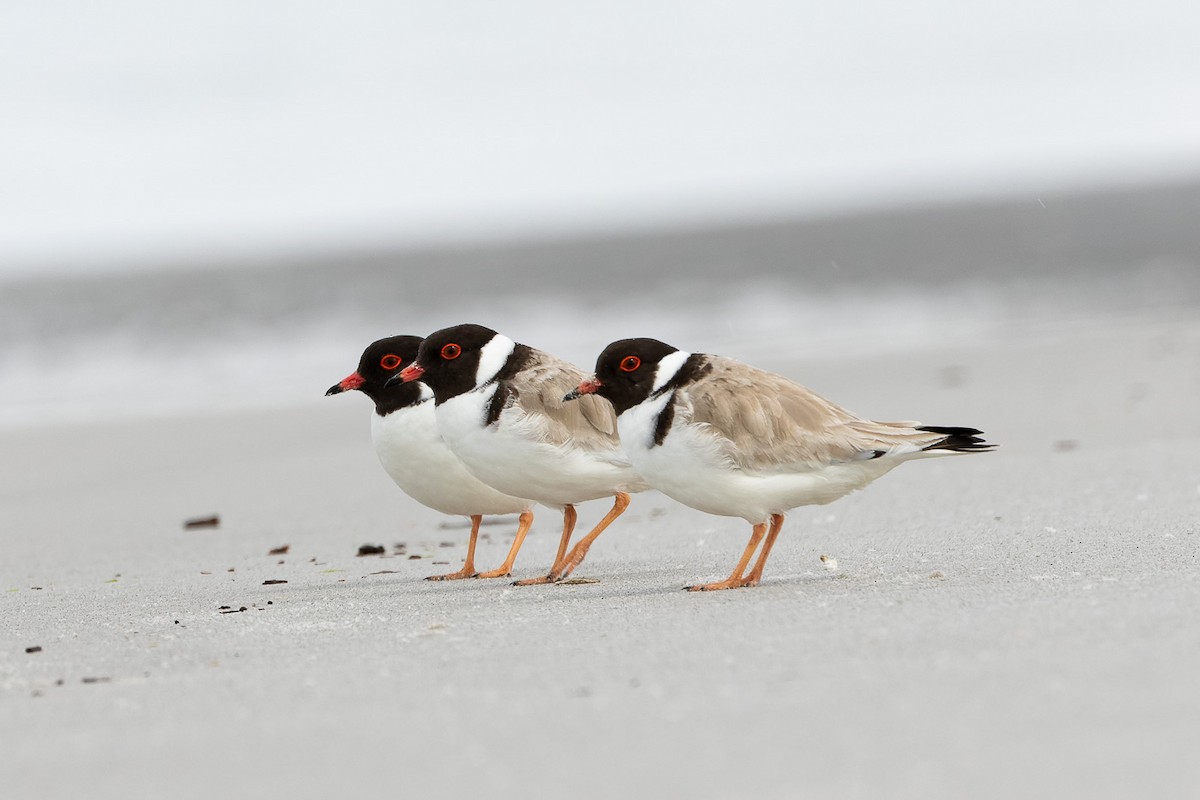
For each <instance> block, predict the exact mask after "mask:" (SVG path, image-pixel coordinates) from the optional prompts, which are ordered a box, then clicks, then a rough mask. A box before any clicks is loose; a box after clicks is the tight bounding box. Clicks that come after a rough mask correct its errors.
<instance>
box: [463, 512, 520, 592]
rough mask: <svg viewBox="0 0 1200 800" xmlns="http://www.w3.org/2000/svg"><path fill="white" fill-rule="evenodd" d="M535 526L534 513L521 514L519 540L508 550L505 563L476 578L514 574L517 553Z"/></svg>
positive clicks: (502, 576) (504, 576)
mask: <svg viewBox="0 0 1200 800" xmlns="http://www.w3.org/2000/svg"><path fill="white" fill-rule="evenodd" d="M532 525H533V512H532V511H524V512H522V513H521V517H520V522H519V523H518V525H517V538H516V539H513V543H512V547H510V548H508V556H507V557H506V558H505V559H504V563H503V564H501V565H500V567H499V568H498V569H493V570H490V571H488V572H481V573H479V574H478V575H476V576H475V577H476V578H507V577H508V576H509V575H510V574H512V566H513V562H514V561H516V560H517V553H518V552H520V550H521V545H522V544H523V543H524V542H525V534H527V533H529V528H530V526H532Z"/></svg>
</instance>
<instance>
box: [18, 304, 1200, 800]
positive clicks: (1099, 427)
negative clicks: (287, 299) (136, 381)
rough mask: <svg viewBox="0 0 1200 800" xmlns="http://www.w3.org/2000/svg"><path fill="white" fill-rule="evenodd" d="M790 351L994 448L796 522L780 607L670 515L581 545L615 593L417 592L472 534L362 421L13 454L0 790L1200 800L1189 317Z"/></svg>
mask: <svg viewBox="0 0 1200 800" xmlns="http://www.w3.org/2000/svg"><path fill="white" fill-rule="evenodd" d="M780 342H781V344H783V345H787V346H780V347H775V348H768V349H767V351H764V354H763V355H762V357H761V358H759V359H758V361H757V363H758V364H760V365H761V366H764V367H767V368H770V369H773V370H776V371H778V372H781V373H783V374H786V375H788V376H790V377H793V378H795V379H797V380H800V381H802V382H804V383H805V384H806V385H809V386H811V387H813V388H814V389H816V390H817V391H819V392H820V393H822V394H824V395H826V396H828V397H831V398H833V399H836V400H837V401H839V402H840V403H842V404H843V405H845V406H847V407H849V408H851V409H854V410H856V411H858V412H860V413H862V414H866V415H870V416H874V417H877V418H884V419H889V418H919V419H921V420H923V421H925V422H928V423H933V424H954V425H975V426H978V427H981V428H983V429H984V430H986V432H987V434H988V437H989V439H991V440H992V441H995V442H997V443H999V444H1000V445H1001V449H1000V450H999V451H998V452H995V453H992V454H987V455H978V456H970V457H954V458H946V459H939V460H937V461H931V462H924V463H917V464H909V465H905V466H904V467H902V468H900V469H898V470H897V471H896V472H894V473H892V474H891V475H888V476H887V477H885V478H884V479H882V480H880V481H879V482H878V483H877V484H875V485H874V486H872V487H870V488H869V489H868V490H867V491H865V492H862V493H859V494H857V495H854V496H851V497H849V498H846V499H844V500H842V501H840V502H838V503H836V504H833V505H831V506H827V507H821V508H808V509H800V510H798V511H796V512H795V513H793V514H792V515H791V516H790V517H789V520H788V524H787V527H786V528H785V530H784V535H783V537H782V538H781V540H780V543H779V545H778V546H777V547H776V549H775V552H774V554H773V556H772V559H771V562H770V564H769V565H768V569H767V573H766V579H765V581H764V583H763V585H762V586H760V587H758V588H755V589H750V590H744V591H732V592H720V593H713V594H709V595H697V594H689V593H686V592H683V591H681V590H680V589H681V587H682V586H684V585H685V584H687V583H691V582H694V581H696V580H698V579H714V578H718V577H722V576H724V575H725V574H726V573H727V571H728V569H729V567H730V566H731V564H732V562H733V561H734V560H735V559H736V556H737V554H738V553H739V552H740V550H741V548H742V546H743V544H744V541H745V537H746V534H747V531H746V526H745V525H744V523H742V522H740V521H737V520H729V519H718V518H713V517H707V516H704V515H702V514H698V513H696V512H693V511H690V510H688V509H686V508H683V507H681V506H679V505H677V504H675V503H673V502H672V501H670V500H668V499H666V498H664V497H662V496H661V495H657V494H655V493H647V494H644V495H641V496H638V497H636V498H635V501H634V504H633V505H632V507H631V509H630V512H629V513H628V514H627V516H626V518H625V519H623V520H621V521H620V523H619V524H617V525H615V526H614V527H613V528H612V529H611V530H610V531H609V532H608V533H606V534H605V535H604V536H603V537H602V538H601V539H600V540H599V541H598V542H597V545H596V546H595V547H594V548H593V550H592V555H591V557H590V558H589V560H588V562H587V563H586V564H585V565H584V567H583V568H582V569H581V574H582V575H584V576H587V577H590V578H595V579H598V582H597V583H592V584H580V585H570V586H547V587H530V588H520V589H518V588H514V587H512V586H510V585H508V583H507V582H506V581H490V582H482V581H467V582H458V583H454V584H450V585H446V584H434V583H428V582H425V581H423V580H421V578H422V577H423V576H425V575H427V574H431V573H433V572H435V571H445V569H446V567H445V566H441V565H438V564H439V562H448V563H449V565H450V568H453V567H454V566H456V565H457V564H459V563H461V560H462V557H463V554H464V552H465V547H464V545H465V541H466V535H465V530H464V529H463V528H462V527H461V526H460V525H459V524H458V523H457V521H450V522H451V523H452V525H451V526H447V525H446V523H447V520H446V519H444V518H442V517H440V516H439V515H437V514H436V513H434V512H431V511H428V510H426V509H423V508H421V507H420V506H418V505H416V504H415V503H413V502H411V501H409V500H408V499H407V498H406V497H404V496H403V495H401V494H400V493H399V492H398V491H396V490H395V489H394V487H393V486H392V485H391V484H390V483H389V481H388V480H387V478H386V477H385V476H384V474H383V473H382V471H381V470H380V469H379V467H378V464H377V463H376V462H375V458H374V454H373V453H372V452H371V449H370V444H369V439H368V404H367V402H366V400H365V398H361V397H341V398H334V399H326V398H321V397H319V396H318V395H317V394H314V396H313V399H312V401H311V402H309V403H307V404H303V403H302V404H299V405H296V406H294V407H289V408H286V409H283V410H276V411H246V412H227V413H212V414H197V413H187V414H177V415H172V414H160V415H158V416H157V417H155V418H135V419H126V420H122V419H112V420H109V421H97V422H91V423H77V424H63V425H52V424H44V425H31V426H23V427H15V428H10V429H5V430H3V431H2V432H0V451H2V452H4V453H5V454H6V456H7V457H6V458H5V459H3V461H2V462H0V478H2V480H0V487H2V492H3V503H2V509H0V546H2V547H3V560H2V561H0V581H2V588H3V590H4V591H3V598H4V600H3V603H4V605H3V611H4V617H5V620H6V622H5V635H4V637H3V638H4V647H3V648H2V649H0V691H2V702H3V707H4V713H3V715H0V741H3V743H4V746H3V749H2V750H0V774H2V775H3V778H0V793H2V794H3V795H4V797H6V798H14V799H16V798H21V799H23V798H58V797H62V798H68V797H91V798H109V797H112V798H118V797H120V798H131V797H172V798H193V797H194V798H211V797H218V796H230V797H296V798H302V797H314V798H315V797H328V796H340V795H344V794H355V795H368V796H374V795H384V794H386V795H394V796H406V797H407V796H414V795H416V794H426V795H431V796H438V797H473V796H493V797H504V796H514V795H516V794H517V793H520V794H521V795H522V796H526V797H552V796H569V797H579V798H613V797H653V796H660V797H681V796H687V795H703V796H712V797H751V796H757V797H778V798H788V797H811V796H832V797H849V798H878V797H896V798H907V797H912V798H916V797H923V798H930V797H938V798H956V797H974V798H1010V797H1045V798H1051V797H1053V798H1064V797H1080V798H1100V797H1113V798H1116V797H1133V796H1137V797H1185V796H1193V795H1195V794H1196V793H1197V792H1200V762H1198V761H1197V760H1196V758H1195V753H1196V751H1197V749H1198V748H1200V670H1197V664H1198V658H1200V627H1198V626H1197V625H1196V619H1197V618H1200V578H1198V576H1200V570H1198V569H1197V554H1198V552H1200V532H1198V528H1200V471H1198V470H1197V469H1196V467H1195V453H1196V451H1197V449H1198V448H1200V417H1197V415H1196V414H1195V402H1196V398H1197V397H1198V396H1200V316H1197V315H1196V314H1194V313H1190V314H1189V313H1153V314H1150V313H1142V314H1128V315H1124V316H1121V315H1111V316H1103V317H1097V318H1095V319H1091V320H1074V321H1072V322H1069V323H1067V322H1064V323H1062V324H1057V325H1055V324H1043V325H1040V326H1033V327H1029V328H1026V329H1023V330H1021V331H1015V332H1013V333H1012V334H1011V335H1010V336H1008V337H1007V338H1006V339H1005V340H1004V341H1002V342H996V341H990V342H989V341H978V342H977V341H967V342H962V343H951V342H945V343H942V344H939V345H931V346H926V347H922V348H918V349H909V350H906V351H903V352H887V353H883V354H878V355H872V354H870V353H866V354H862V355H858V356H854V357H849V356H839V357H836V358H831V357H822V356H821V355H820V354H819V353H812V352H806V350H805V348H804V346H803V342H794V343H791V342H787V341H786V340H784V339H781V340H780ZM600 344H602V343H600ZM792 344H794V345H795V346H794V347H792V346H790V345H792ZM768 351H769V352H768ZM771 354H773V355H771ZM354 358H356V356H355V355H348V356H347V358H346V360H347V362H348V363H349V362H352V361H353V359H354ZM337 377H339V376H336V375H335V376H332V377H331V376H328V375H322V376H320V378H319V379H314V385H317V384H320V385H321V386H324V385H326V384H328V383H330V382H331V381H332V380H334V379H336V378H337ZM321 380H323V381H324V383H323V384H321V383H320V382H321ZM603 506H604V504H603V503H590V504H588V505H586V506H584V507H583V508H582V510H581V512H582V513H581V522H590V521H592V520H594V519H596V518H598V517H599V516H600V515H601V514H602V513H603V511H604V510H605V509H604V508H603ZM208 514H219V515H220V520H221V523H220V527H219V528H216V529H200V530H187V531H185V530H184V529H183V527H182V523H183V521H184V520H185V519H186V518H191V517H200V516H205V515H208ZM554 516H555V515H554V514H553V512H549V511H545V510H543V511H542V512H541V513H540V515H539V518H538V521H537V522H536V523H535V527H534V533H533V534H532V535H531V537H530V539H529V541H528V542H527V544H526V547H525V549H524V551H523V552H522V554H521V558H520V560H519V561H518V564H517V571H516V573H515V576H516V577H523V576H528V575H532V574H537V573H538V572H539V571H540V570H543V569H544V568H545V567H546V565H547V564H548V563H549V560H550V558H551V557H552V554H553V548H554V546H555V543H556V541H555V539H556V532H555V520H554ZM513 529H514V525H513V524H512V521H502V522H500V523H499V524H496V525H492V526H489V527H488V528H486V529H485V530H486V532H487V534H488V535H487V540H486V541H485V542H484V543H483V544H482V546H481V551H480V554H479V559H480V563H481V565H485V566H486V565H490V564H491V563H493V562H499V560H500V559H501V558H502V556H503V553H504V550H505V548H506V546H507V544H508V542H509V541H510V537H511V534H512V531H513ZM368 543H373V544H381V545H384V547H385V548H386V554H385V555H384V556H369V557H359V556H357V555H356V554H357V552H358V548H359V546H360V545H363V544H368ZM401 543H403V544H404V552H403V553H401V554H397V549H398V548H397V546H398V545H399V544H401ZM284 545H287V546H288V550H287V552H286V554H277V555H269V554H268V553H269V551H271V550H272V549H274V548H278V547H282V546H284ZM822 555H824V556H826V557H827V561H825V562H822V560H821V556H822ZM435 565H438V566H435ZM270 581H285V583H268V582H270ZM243 608H244V610H242V609H243ZM222 612H230V613H222ZM35 647H36V648H41V649H40V651H38V652H32V653H29V652H27V648H35Z"/></svg>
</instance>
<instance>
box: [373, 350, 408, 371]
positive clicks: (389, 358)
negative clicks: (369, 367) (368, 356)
mask: <svg viewBox="0 0 1200 800" xmlns="http://www.w3.org/2000/svg"><path fill="white" fill-rule="evenodd" d="M403 363H404V360H403V359H402V358H400V356H398V355H395V354H393V353H388V354H387V355H386V356H384V357H383V358H381V359H379V366H381V367H383V368H384V369H395V368H396V367H398V366H400V365H401V364H403Z"/></svg>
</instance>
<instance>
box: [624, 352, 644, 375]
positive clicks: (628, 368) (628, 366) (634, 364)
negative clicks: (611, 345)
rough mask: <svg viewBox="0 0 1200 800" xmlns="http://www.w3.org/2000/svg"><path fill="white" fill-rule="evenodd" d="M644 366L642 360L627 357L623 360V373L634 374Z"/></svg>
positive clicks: (635, 357)
mask: <svg viewBox="0 0 1200 800" xmlns="http://www.w3.org/2000/svg"><path fill="white" fill-rule="evenodd" d="M641 365H642V360H641V359H640V358H638V357H637V356H625V357H624V358H622V359H621V372H633V371H634V370H636V369H637V368H638V367H640V366H641Z"/></svg>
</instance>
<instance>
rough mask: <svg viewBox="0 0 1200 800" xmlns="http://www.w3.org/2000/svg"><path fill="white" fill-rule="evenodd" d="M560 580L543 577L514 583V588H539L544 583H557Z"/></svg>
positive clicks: (550, 576) (547, 576)
mask: <svg viewBox="0 0 1200 800" xmlns="http://www.w3.org/2000/svg"><path fill="white" fill-rule="evenodd" d="M557 582H558V578H557V577H556V576H554V575H542V576H541V577H539V578H526V579H525V580H523V581H513V586H537V585H539V584H543V583H557Z"/></svg>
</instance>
